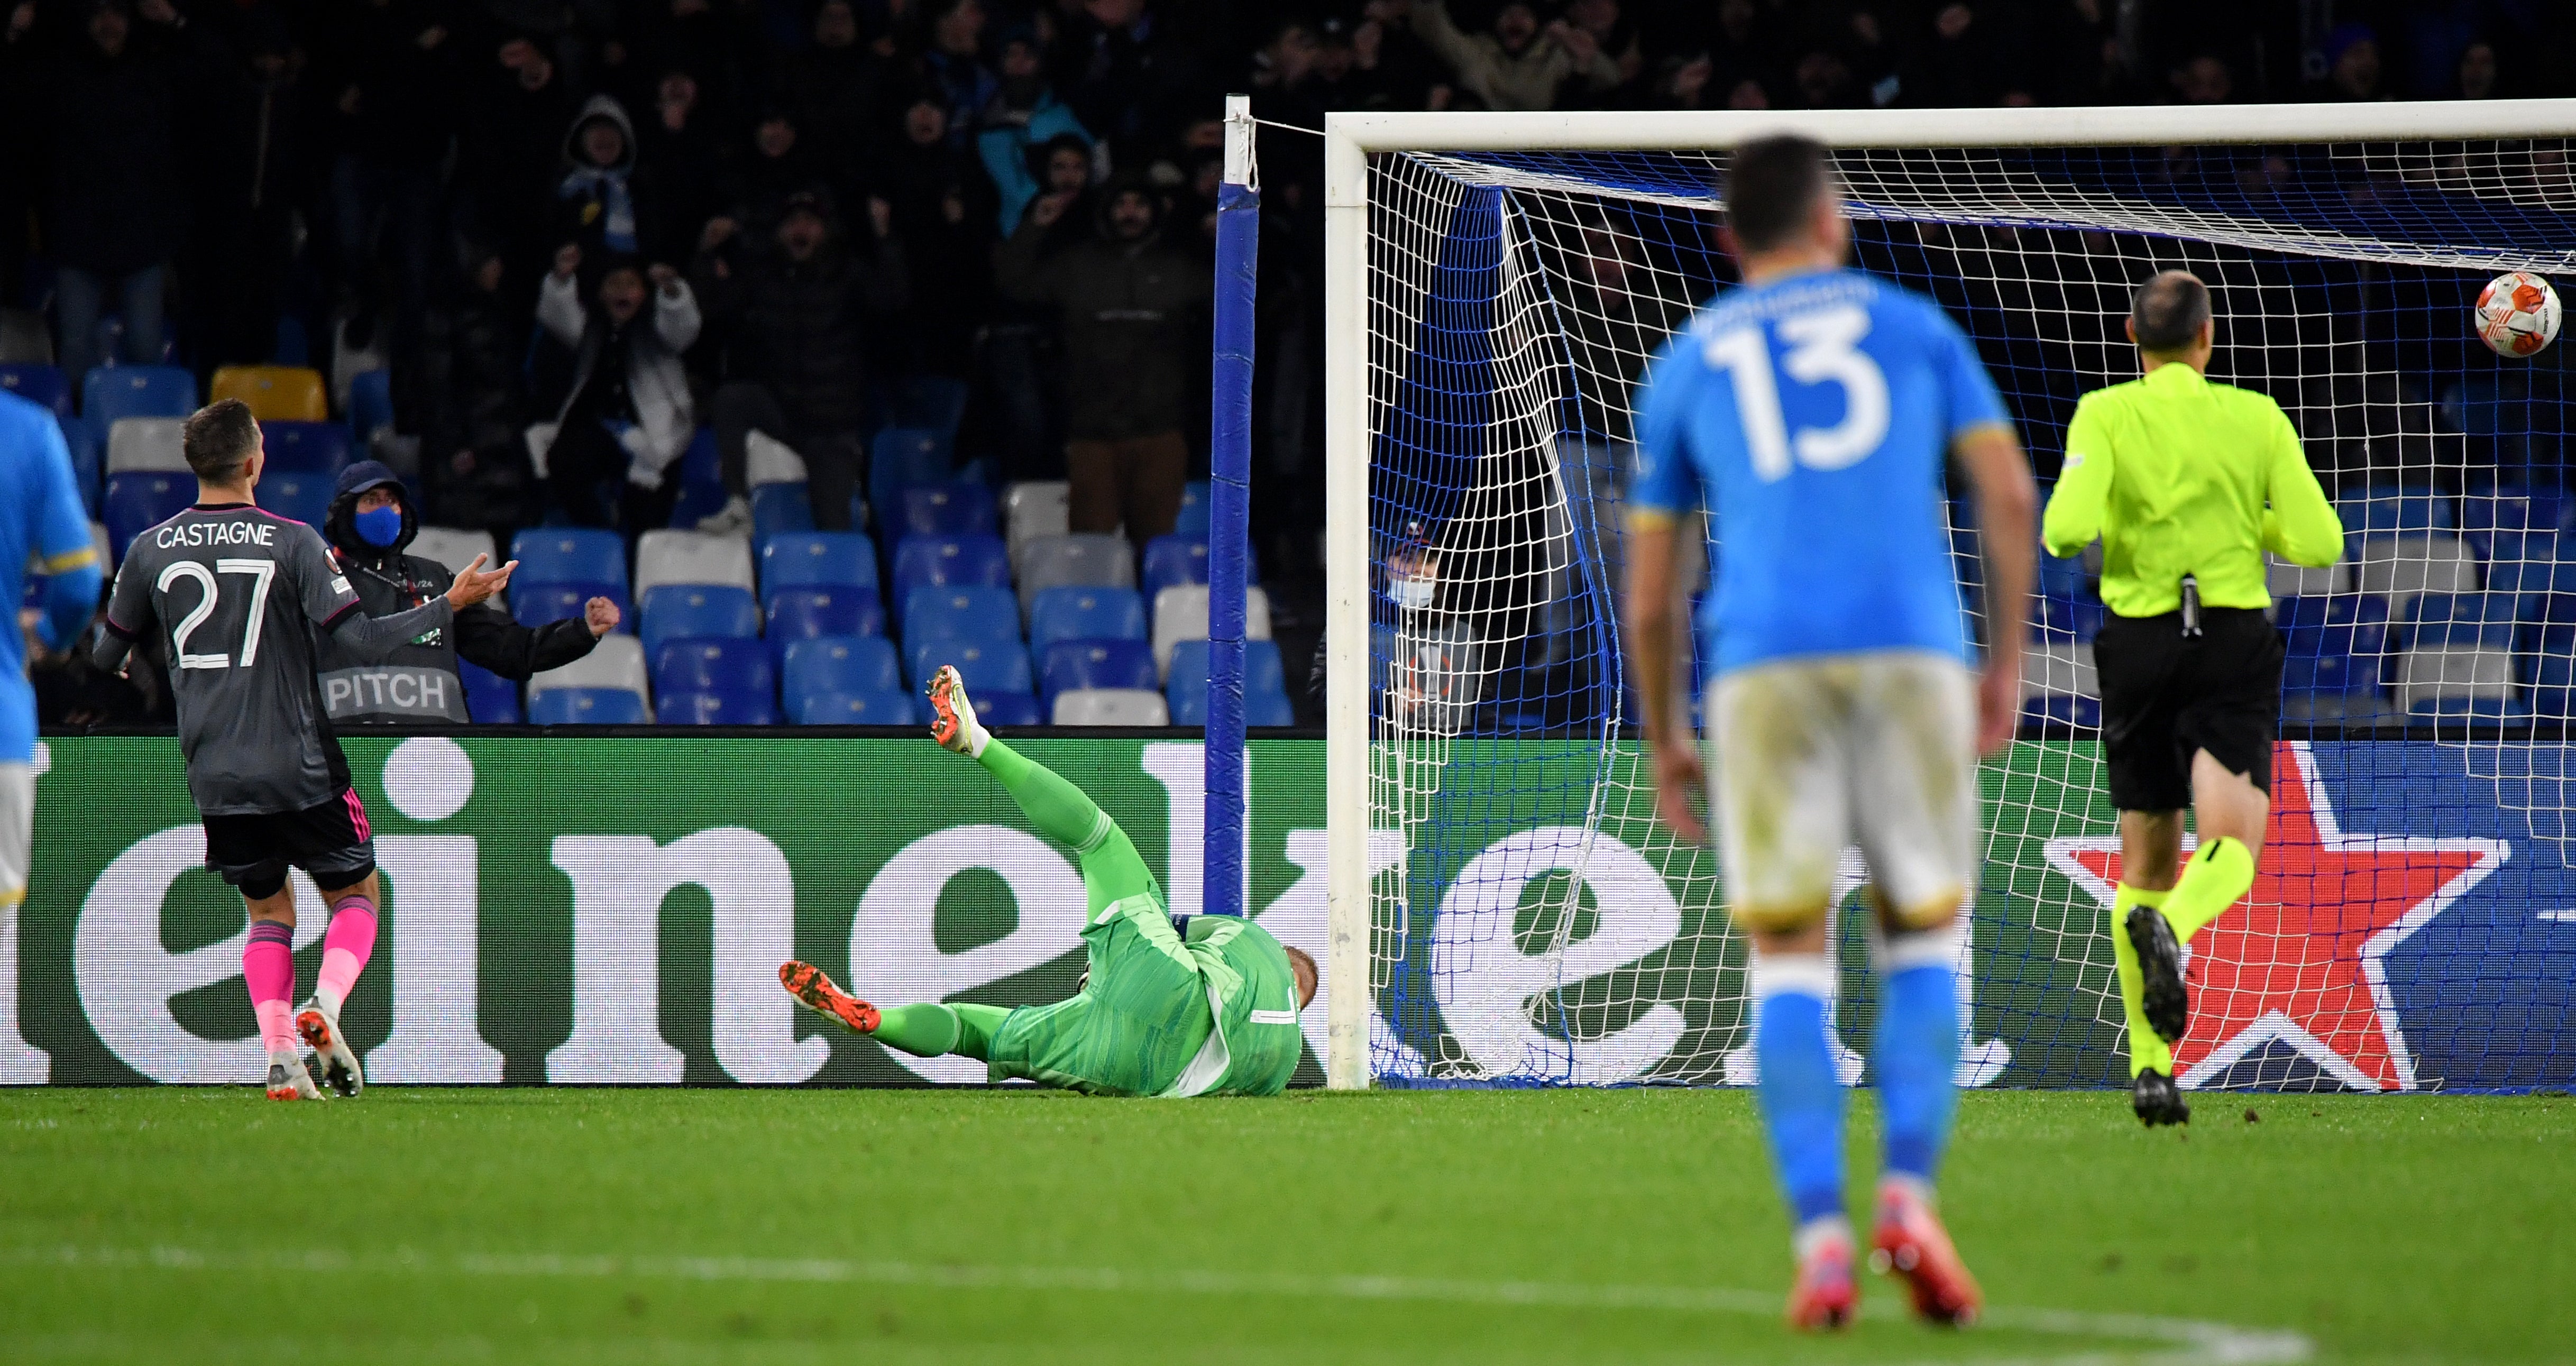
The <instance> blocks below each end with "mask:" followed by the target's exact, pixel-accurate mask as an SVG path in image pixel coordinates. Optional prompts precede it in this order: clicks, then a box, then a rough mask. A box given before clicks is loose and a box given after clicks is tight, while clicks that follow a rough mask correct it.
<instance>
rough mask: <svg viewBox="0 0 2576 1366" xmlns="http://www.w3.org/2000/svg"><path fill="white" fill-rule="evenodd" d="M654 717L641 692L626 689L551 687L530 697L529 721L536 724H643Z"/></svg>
mask: <svg viewBox="0 0 2576 1366" xmlns="http://www.w3.org/2000/svg"><path fill="white" fill-rule="evenodd" d="M651 719H652V718H651V717H650V716H648V715H646V714H645V711H644V698H643V697H642V695H640V694H637V693H633V692H629V691H628V690H626V689H624V688H548V689H546V690H545V691H544V692H541V693H538V694H537V695H536V696H534V697H532V698H529V699H528V723H529V724H530V725H536V726H640V725H643V724H645V723H646V722H647V721H649V720H651Z"/></svg>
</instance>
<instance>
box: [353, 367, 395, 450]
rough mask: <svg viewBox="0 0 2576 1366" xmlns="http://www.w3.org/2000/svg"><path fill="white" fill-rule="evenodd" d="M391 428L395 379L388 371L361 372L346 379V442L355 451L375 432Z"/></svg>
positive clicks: (373, 435) (374, 436)
mask: <svg viewBox="0 0 2576 1366" xmlns="http://www.w3.org/2000/svg"><path fill="white" fill-rule="evenodd" d="M392 425H394V376H393V372H392V371H391V370H361V371H359V372H358V373H356V374H354V375H351V376H349V439H350V440H351V441H352V442H354V443H356V445H357V447H358V449H360V450H365V449H366V448H367V443H368V442H371V441H373V440H375V439H376V433H377V432H378V431H380V430H382V429H384V428H387V427H391V426H392Z"/></svg>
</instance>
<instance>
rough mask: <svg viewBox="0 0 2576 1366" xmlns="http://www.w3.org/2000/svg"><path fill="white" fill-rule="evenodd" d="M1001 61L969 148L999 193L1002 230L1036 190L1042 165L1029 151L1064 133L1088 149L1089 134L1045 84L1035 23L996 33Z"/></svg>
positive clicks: (1012, 225)
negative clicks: (996, 84) (997, 84)
mask: <svg viewBox="0 0 2576 1366" xmlns="http://www.w3.org/2000/svg"><path fill="white" fill-rule="evenodd" d="M1001 67H1002V85H1001V91H1000V93H998V94H996V95H995V96H994V97H993V100H992V102H991V103H989V104H987V105H985V106H984V113H983V118H982V121H981V127H980V128H979V129H978V130H977V132H976V134H975V151H976V154H977V155H979V156H981V157H982V158H983V161H984V171H985V174H987V175H989V176H991V177H992V180H993V185H994V188H995V189H996V190H997V191H999V193H1000V195H1001V205H1000V218H999V222H1000V225H1001V226H1000V232H1001V234H1002V235H1003V236H1008V235H1010V234H1011V233H1012V232H1014V231H1016V230H1017V229H1018V228H1019V226H1020V215H1021V214H1023V213H1025V212H1027V211H1028V207H1029V201H1030V200H1032V199H1035V198H1037V196H1038V182H1039V179H1040V177H1041V176H1042V175H1043V174H1044V170H1045V168H1044V167H1042V166H1040V165H1039V164H1038V159H1037V157H1036V156H1034V155H1033V153H1035V152H1036V151H1037V150H1038V149H1039V148H1042V147H1048V146H1051V145H1052V144H1053V143H1054V142H1055V140H1056V139H1058V138H1064V137H1070V138H1073V139H1076V140H1077V141H1079V142H1080V143H1081V144H1082V147H1083V150H1084V152H1085V153H1086V154H1088V153H1089V151H1090V149H1091V134H1090V133H1089V132H1088V131H1086V130H1085V129H1084V128H1083V126H1082V122H1081V120H1079V119H1076V118H1075V117H1074V116H1073V109H1072V107H1071V106H1069V105H1067V104H1066V103H1065V102H1064V101H1062V100H1059V99H1057V98H1056V96H1055V91H1054V90H1053V89H1051V88H1049V87H1048V85H1047V80H1046V54H1045V52H1044V51H1043V50H1042V49H1041V48H1040V46H1039V44H1038V37H1037V31H1036V30H1035V29H1031V28H1025V27H1024V28H1016V29H1013V30H1011V31H1010V32H1008V33H1005V34H1003V35H1002V58H1001Z"/></svg>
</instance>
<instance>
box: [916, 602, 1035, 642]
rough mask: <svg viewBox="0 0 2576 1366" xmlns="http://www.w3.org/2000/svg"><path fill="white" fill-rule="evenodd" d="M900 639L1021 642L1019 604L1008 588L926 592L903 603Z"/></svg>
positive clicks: (918, 640)
mask: <svg viewBox="0 0 2576 1366" xmlns="http://www.w3.org/2000/svg"><path fill="white" fill-rule="evenodd" d="M903 638H904V640H905V641H906V642H908V643H915V644H917V643H919V642H921V641H925V640H970V641H989V642H992V643H994V644H997V645H998V644H1000V643H1002V642H1004V641H1014V640H1018V639H1019V638H1020V604H1019V600H1018V599H1016V598H1014V597H1012V596H1011V590H1009V589H1007V588H926V589H923V590H922V591H920V592H918V593H915V594H913V595H912V596H911V597H910V598H908V599H906V600H905V601H904V609H903Z"/></svg>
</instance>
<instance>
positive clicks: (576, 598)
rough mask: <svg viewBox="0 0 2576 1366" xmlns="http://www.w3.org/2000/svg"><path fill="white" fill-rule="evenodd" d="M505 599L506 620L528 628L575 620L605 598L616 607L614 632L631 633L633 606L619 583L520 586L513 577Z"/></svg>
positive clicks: (624, 588)
mask: <svg viewBox="0 0 2576 1366" xmlns="http://www.w3.org/2000/svg"><path fill="white" fill-rule="evenodd" d="M464 567H465V566H463V565H458V566H456V568H459V569H462V568H464ZM509 596H510V619H511V620H512V621H515V622H517V623H519V624H520V625H521V626H526V627H530V628H532V629H533V628H535V627H539V626H543V625H545V624H546V623H547V622H550V621H562V620H563V619H565V618H566V617H578V616H580V615H582V614H583V613H584V612H587V611H589V610H590V600H591V599H592V598H606V599H608V600H609V601H610V602H613V603H616V604H617V630H618V631H619V632H620V633H622V634H625V635H630V636H631V635H633V634H635V604H633V603H631V602H628V601H627V600H626V585H625V584H623V583H521V582H519V580H518V576H517V575H515V574H514V575H512V576H511V578H510V595H509Z"/></svg>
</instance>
